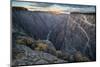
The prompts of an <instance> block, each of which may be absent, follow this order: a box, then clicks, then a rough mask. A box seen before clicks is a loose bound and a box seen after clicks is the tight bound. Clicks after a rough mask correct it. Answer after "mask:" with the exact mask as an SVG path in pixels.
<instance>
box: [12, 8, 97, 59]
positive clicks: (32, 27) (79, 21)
mask: <svg viewBox="0 0 100 67" xmlns="http://www.w3.org/2000/svg"><path fill="white" fill-rule="evenodd" d="M12 22H13V23H12V24H13V29H14V31H19V32H24V33H25V34H24V35H27V36H30V37H32V38H33V39H34V40H39V39H40V40H49V41H51V42H52V43H53V45H54V46H55V48H56V49H57V50H61V51H64V52H67V53H69V54H72V55H73V54H75V53H76V52H77V51H80V52H81V53H82V54H83V55H85V56H87V57H88V58H90V59H91V60H95V58H96V56H95V55H96V41H95V40H96V38H95V35H96V34H95V28H96V25H95V14H89V13H88V14H80V13H78V14H75V13H74V14H54V13H50V12H41V11H34V12H32V11H26V10H14V11H13V12H12Z"/></svg>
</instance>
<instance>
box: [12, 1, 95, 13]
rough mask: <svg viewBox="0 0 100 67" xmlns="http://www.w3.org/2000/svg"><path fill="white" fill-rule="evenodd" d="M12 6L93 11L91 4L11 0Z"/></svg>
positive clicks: (66, 10)
mask: <svg viewBox="0 0 100 67" xmlns="http://www.w3.org/2000/svg"><path fill="white" fill-rule="evenodd" d="M12 6H17V7H26V8H28V10H31V11H56V12H57V11H58V12H60V11H63V12H75V11H76V12H95V6H93V5H75V4H61V3H44V2H29V1H28V2H26V1H15V0H13V1H12Z"/></svg>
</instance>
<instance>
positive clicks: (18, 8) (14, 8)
mask: <svg viewBox="0 0 100 67" xmlns="http://www.w3.org/2000/svg"><path fill="white" fill-rule="evenodd" d="M12 10H25V11H27V10H28V9H27V8H25V7H12Z"/></svg>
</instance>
